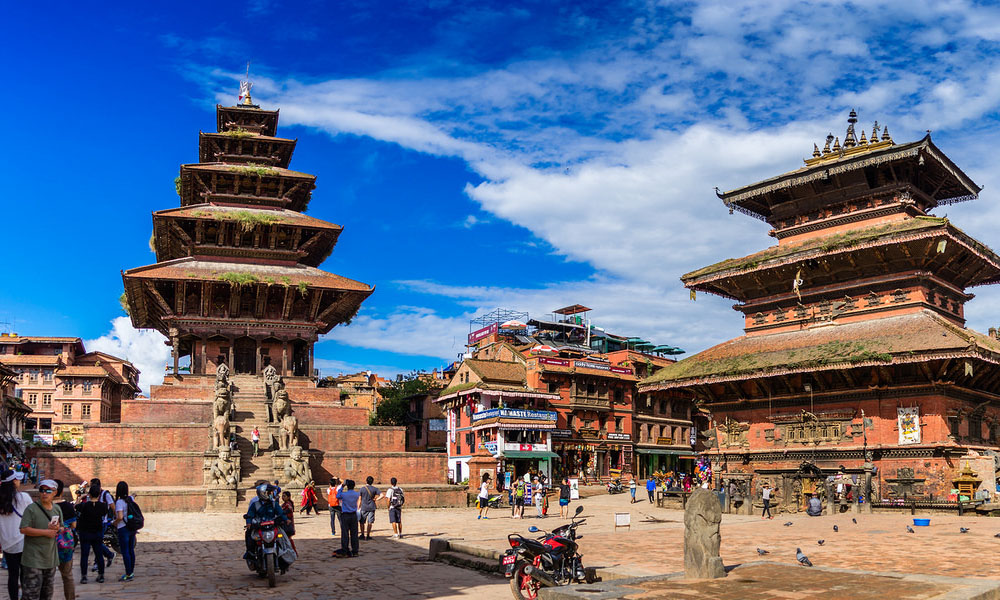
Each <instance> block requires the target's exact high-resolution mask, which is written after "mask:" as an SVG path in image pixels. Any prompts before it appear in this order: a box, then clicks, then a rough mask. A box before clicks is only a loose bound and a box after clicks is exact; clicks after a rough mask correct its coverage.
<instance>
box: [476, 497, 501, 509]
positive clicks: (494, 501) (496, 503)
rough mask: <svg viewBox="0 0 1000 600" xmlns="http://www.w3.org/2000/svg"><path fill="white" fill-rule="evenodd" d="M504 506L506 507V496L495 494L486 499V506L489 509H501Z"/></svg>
mask: <svg viewBox="0 0 1000 600" xmlns="http://www.w3.org/2000/svg"><path fill="white" fill-rule="evenodd" d="M477 502H478V500H477ZM503 505H504V494H494V495H492V496H490V497H489V498H487V499H486V506H487V507H489V508H500V507H501V506H503Z"/></svg>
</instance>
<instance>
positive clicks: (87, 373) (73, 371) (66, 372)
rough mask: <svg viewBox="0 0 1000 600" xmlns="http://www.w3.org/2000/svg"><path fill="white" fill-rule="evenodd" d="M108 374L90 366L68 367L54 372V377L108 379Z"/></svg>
mask: <svg viewBox="0 0 1000 600" xmlns="http://www.w3.org/2000/svg"><path fill="white" fill-rule="evenodd" d="M109 376H110V374H109V373H108V371H107V370H106V369H105V368H104V367H103V366H101V367H98V366H90V365H70V366H68V367H63V368H61V369H58V370H56V377H109Z"/></svg>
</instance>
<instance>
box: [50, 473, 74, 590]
mask: <svg viewBox="0 0 1000 600" xmlns="http://www.w3.org/2000/svg"><path fill="white" fill-rule="evenodd" d="M53 481H55V482H56V504H57V505H58V506H59V510H61V511H62V514H63V528H62V529H61V530H60V531H59V535H58V537H56V551H57V552H58V554H59V574H60V575H61V576H62V584H63V596H64V597H65V598H66V600H74V599H75V598H76V585H74V581H73V550H75V549H76V523H77V516H76V508H75V507H74V506H73V502H72V501H71V500H68V499H65V498H63V488H64V487H65V484H64V483H63V481H62V479H53ZM70 497H72V494H70ZM67 545H68V546H69V547H68V548H67V547H66V546H67Z"/></svg>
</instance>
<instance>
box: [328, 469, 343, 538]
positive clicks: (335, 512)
mask: <svg viewBox="0 0 1000 600" xmlns="http://www.w3.org/2000/svg"><path fill="white" fill-rule="evenodd" d="M339 491H340V480H339V479H337V478H336V477H331V478H330V487H328V488H326V503H327V505H328V506H329V507H330V535H332V536H333V537H337V521H339V520H340V500H337V492H339Z"/></svg>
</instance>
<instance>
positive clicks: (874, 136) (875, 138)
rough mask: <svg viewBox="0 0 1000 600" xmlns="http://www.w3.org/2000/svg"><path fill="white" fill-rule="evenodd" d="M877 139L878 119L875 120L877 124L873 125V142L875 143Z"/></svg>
mask: <svg viewBox="0 0 1000 600" xmlns="http://www.w3.org/2000/svg"><path fill="white" fill-rule="evenodd" d="M877 141H878V121H875V124H874V125H872V143H873V144H874V143H875V142H877Z"/></svg>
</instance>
